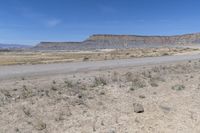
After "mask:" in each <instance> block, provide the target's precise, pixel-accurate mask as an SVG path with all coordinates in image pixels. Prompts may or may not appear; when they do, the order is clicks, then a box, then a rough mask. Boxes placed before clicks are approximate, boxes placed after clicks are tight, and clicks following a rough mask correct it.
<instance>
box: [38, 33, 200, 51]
mask: <svg viewBox="0 0 200 133" xmlns="http://www.w3.org/2000/svg"><path fill="white" fill-rule="evenodd" d="M188 44H200V33H196V34H185V35H175V36H138V35H110V34H96V35H92V36H90V37H89V38H88V39H86V40H85V41H83V42H41V43H40V44H38V45H37V46H36V47H35V49H38V50H97V49H124V48H138V47H142V48H145V47H158V46H159V47H160V46H176V45H188Z"/></svg>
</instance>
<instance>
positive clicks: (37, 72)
mask: <svg viewBox="0 0 200 133" xmlns="http://www.w3.org/2000/svg"><path fill="white" fill-rule="evenodd" d="M194 59H200V54H194V55H176V56H162V57H144V58H134V59H120V60H104V61H91V62H73V63H57V64H39V65H14V66H0V80H3V79H10V78H19V77H28V76H45V75H56V74H67V73H73V72H79V71H92V70H102V69H103V70H104V69H110V68H123V67H136V66H144V65H154V64H160V63H171V62H179V61H187V60H194Z"/></svg>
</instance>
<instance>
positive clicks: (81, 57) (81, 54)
mask: <svg viewBox="0 0 200 133" xmlns="http://www.w3.org/2000/svg"><path fill="white" fill-rule="evenodd" d="M188 52H200V49H199V48H192V47H191V48H184V47H177V48H172V47H158V48H133V49H119V50H115V49H112V50H98V51H76V52H74V51H73V52H69V51H47V50H45V51H19V52H14V51H11V52H7V51H6V52H3V51H1V52H0V65H17V64H18V65H20V64H49V63H62V62H81V61H98V60H115V59H131V58H139V57H155V56H166V55H176V54H180V53H188Z"/></svg>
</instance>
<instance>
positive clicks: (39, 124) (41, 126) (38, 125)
mask: <svg viewBox="0 0 200 133" xmlns="http://www.w3.org/2000/svg"><path fill="white" fill-rule="evenodd" d="M34 127H35V129H36V130H44V129H45V128H46V123H44V122H42V121H37V122H36V124H35V126H34Z"/></svg>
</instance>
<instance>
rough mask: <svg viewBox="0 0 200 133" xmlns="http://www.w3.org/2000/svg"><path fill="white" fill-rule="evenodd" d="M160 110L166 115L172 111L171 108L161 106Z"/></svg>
mask: <svg viewBox="0 0 200 133" xmlns="http://www.w3.org/2000/svg"><path fill="white" fill-rule="evenodd" d="M159 108H160V109H162V110H163V111H164V112H165V113H167V112H170V111H171V108H170V107H168V106H165V105H160V106H159Z"/></svg>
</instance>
